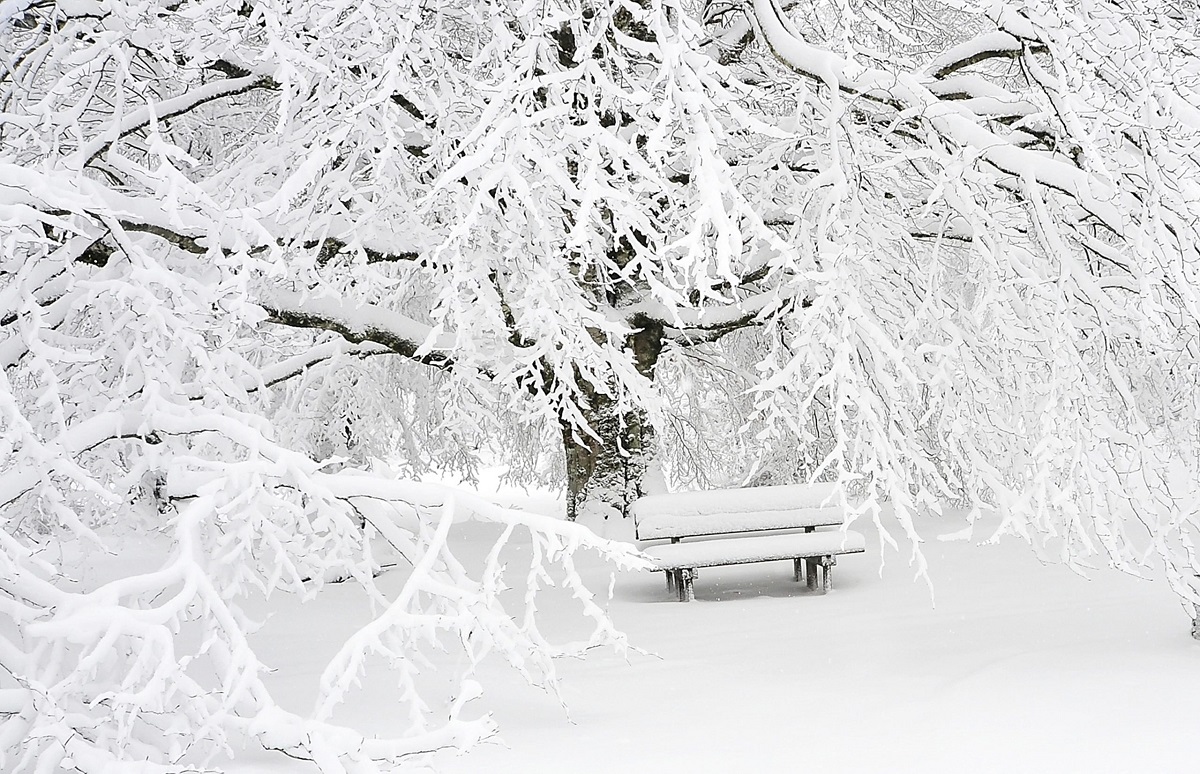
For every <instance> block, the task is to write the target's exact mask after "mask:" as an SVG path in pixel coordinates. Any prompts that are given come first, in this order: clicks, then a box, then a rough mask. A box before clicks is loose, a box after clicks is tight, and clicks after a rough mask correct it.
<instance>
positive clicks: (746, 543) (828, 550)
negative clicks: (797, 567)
mask: <svg viewBox="0 0 1200 774" xmlns="http://www.w3.org/2000/svg"><path fill="white" fill-rule="evenodd" d="M865 550H866V541H865V539H864V538H863V536H862V534H861V533H859V532H855V531H853V530H846V531H844V532H843V531H842V530H832V531H829V532H799V533H793V534H788V535H779V534H772V535H752V536H749V537H736V538H726V539H724V540H697V541H694V542H690V543H665V544H662V545H657V546H651V547H649V548H646V549H643V553H644V554H646V556H648V557H650V558H651V559H652V560H653V561H654V563H655V565H656V566H657V567H658V569H660V570H678V569H682V568H685V567H687V568H691V569H696V568H697V567H718V566H722V565H727V564H748V563H750V562H770V561H774V560H776V559H803V558H805V557H811V556H832V555H835V554H860V553H862V552H863V551H865Z"/></svg>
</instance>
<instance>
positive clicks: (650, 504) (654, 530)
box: [629, 484, 844, 540]
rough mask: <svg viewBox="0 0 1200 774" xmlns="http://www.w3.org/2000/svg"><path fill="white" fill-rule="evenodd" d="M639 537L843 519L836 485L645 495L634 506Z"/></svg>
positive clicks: (835, 522) (791, 526) (795, 525)
mask: <svg viewBox="0 0 1200 774" xmlns="http://www.w3.org/2000/svg"><path fill="white" fill-rule="evenodd" d="M629 512H630V514H632V515H633V518H634V521H635V522H636V524H637V537H638V539H639V540H659V539H663V538H671V537H687V536H690V535H718V534H721V533H725V532H755V531H759V530H770V529H796V528H799V527H823V526H833V525H838V524H841V523H842V522H843V521H844V515H843V511H842V509H841V507H840V503H839V501H838V499H837V494H836V490H835V488H834V485H833V484H814V485H799V484H794V485H785V486H762V487H754V488H751V489H716V490H710V491H703V492H678V493H676V494H659V495H649V496H647V497H642V498H640V499H638V500H636V501H634V502H633V504H631V505H630V507H629Z"/></svg>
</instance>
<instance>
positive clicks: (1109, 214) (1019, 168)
mask: <svg viewBox="0 0 1200 774" xmlns="http://www.w3.org/2000/svg"><path fill="white" fill-rule="evenodd" d="M754 18H755V22H756V23H757V24H758V26H759V29H760V30H761V33H762V36H763V38H764V40H765V41H766V42H767V45H769V46H770V47H771V50H772V51H773V52H774V53H775V55H776V56H777V57H778V58H779V59H780V61H782V62H783V63H785V64H787V65H788V66H789V67H791V68H792V69H794V70H795V71H797V72H798V73H800V74H802V75H805V76H807V77H808V78H811V79H813V80H814V81H817V82H819V83H823V84H825V85H827V86H829V87H830V88H832V89H834V90H840V91H843V92H845V93H847V94H851V95H858V96H864V97H871V98H873V99H876V98H880V97H879V95H886V100H883V101H887V102H890V103H892V104H894V105H895V106H896V108H897V109H898V110H900V111H901V113H902V114H903V115H907V116H912V117H914V118H919V119H920V120H921V121H923V122H924V123H926V124H928V125H929V126H930V127H932V128H933V129H934V130H935V131H936V132H937V133H938V134H939V135H940V136H941V137H942V138H944V139H945V140H948V141H950V142H951V143H953V144H954V145H955V146H958V147H964V148H970V149H972V151H973V152H975V153H977V154H978V155H979V157H980V158H981V159H982V160H984V161H986V162H987V163H988V164H990V165H991V166H993V167H995V168H996V169H997V170H998V171H1000V172H1003V173H1005V174H1008V175H1012V176H1014V177H1016V178H1018V179H1030V180H1034V181H1036V182H1038V183H1039V184H1041V185H1044V186H1047V187H1048V188H1052V189H1054V190H1057V191H1060V192H1062V193H1064V194H1066V195H1068V196H1070V197H1072V198H1073V199H1074V200H1075V201H1076V202H1078V204H1079V205H1080V206H1081V207H1083V208H1084V209H1085V210H1086V211H1087V212H1088V213H1089V214H1090V215H1092V216H1093V217H1094V218H1096V220H1097V221H1099V222H1100V223H1101V224H1103V225H1104V226H1105V228H1107V229H1108V230H1109V231H1111V232H1112V233H1113V234H1115V235H1117V236H1125V235H1127V233H1128V216H1127V213H1130V212H1136V211H1137V209H1138V203H1137V201H1136V200H1135V199H1134V198H1133V197H1131V196H1128V195H1127V194H1124V193H1123V192H1122V191H1120V190H1117V189H1115V188H1114V187H1113V186H1112V184H1111V183H1110V182H1109V181H1106V180H1105V179H1103V178H1101V177H1099V176H1097V175H1090V174H1088V173H1087V172H1084V171H1082V170H1080V169H1078V168H1076V167H1075V166H1073V165H1071V164H1070V163H1068V162H1065V161H1062V160H1059V159H1056V158H1047V157H1046V156H1045V155H1044V154H1039V153H1035V152H1033V151H1030V150H1027V149H1025V148H1021V147H1018V146H1017V145H1014V144H1013V143H1012V142H1011V141H1009V140H1007V139H1005V138H1003V137H1001V136H999V135H997V134H996V133H995V132H993V131H992V130H991V129H989V128H988V127H986V126H984V125H983V124H981V123H980V122H979V120H978V117H977V116H975V115H974V114H973V113H971V112H969V111H967V110H966V108H964V107H963V106H961V105H957V104H956V103H954V102H946V101H943V100H941V99H939V98H938V97H937V95H935V94H934V93H933V92H932V91H931V90H930V89H929V87H928V86H926V85H925V84H923V83H922V82H921V81H920V80H919V79H918V78H917V77H916V76H914V75H910V74H905V73H889V72H884V71H881V70H875V69H872V68H870V67H866V66H863V65H861V64H858V63H856V62H853V61H851V60H848V59H844V58H842V57H840V56H838V55H837V54H835V53H833V52H832V51H828V50H825V49H822V48H819V47H817V46H813V45H810V44H808V43H807V42H805V40H804V39H803V38H802V37H801V36H800V35H799V34H797V33H796V32H795V30H794V28H793V27H792V25H791V23H790V22H789V21H788V20H787V18H786V17H785V16H784V15H783V12H782V11H780V9H779V7H778V5H777V4H776V0H754Z"/></svg>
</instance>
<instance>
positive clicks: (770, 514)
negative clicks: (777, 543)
mask: <svg viewBox="0 0 1200 774" xmlns="http://www.w3.org/2000/svg"><path fill="white" fill-rule="evenodd" d="M843 521H844V518H843V515H842V510H841V509H840V508H832V507H831V508H797V509H791V510H786V511H759V512H747V513H714V514H710V515H708V516H647V517H644V518H643V519H641V520H639V521H638V523H637V537H638V540H661V539H663V538H672V537H690V536H699V535H720V534H723V533H726V532H758V531H761V530H769V529H797V528H799V527H834V526H838V525H840V524H841V523H842V522H843Z"/></svg>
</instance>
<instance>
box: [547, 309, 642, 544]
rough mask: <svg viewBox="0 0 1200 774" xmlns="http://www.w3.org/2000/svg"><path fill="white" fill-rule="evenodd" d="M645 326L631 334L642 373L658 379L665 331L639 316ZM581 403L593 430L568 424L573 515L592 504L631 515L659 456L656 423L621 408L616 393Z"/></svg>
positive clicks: (569, 505) (631, 346)
mask: <svg viewBox="0 0 1200 774" xmlns="http://www.w3.org/2000/svg"><path fill="white" fill-rule="evenodd" d="M637 323H638V324H639V325H641V327H640V328H639V330H638V331H637V332H635V333H634V334H633V335H631V336H630V337H629V339H628V340H627V342H626V346H627V348H628V349H629V350H630V351H631V352H632V354H633V356H634V359H635V362H636V363H637V368H638V371H639V372H640V373H641V374H642V375H643V376H646V377H647V378H649V379H653V378H654V366H655V364H656V363H657V362H658V356H659V354H660V353H661V352H662V340H663V329H662V326H661V325H660V324H657V323H655V322H653V321H650V320H638V321H637ZM587 399H588V405H586V406H581V407H580V408H581V409H582V413H583V415H584V417H585V418H586V419H587V422H588V426H589V427H590V428H591V430H592V433H594V435H591V434H587V433H586V432H585V431H583V430H577V429H575V428H573V427H571V426H570V424H569V423H565V422H564V423H563V424H562V438H563V450H564V452H565V454H566V462H567V519H568V520H569V521H575V519H576V518H577V517H578V516H579V515H580V514H581V513H583V511H584V510H585V509H587V508H597V509H600V510H602V511H604V514H605V518H608V517H609V516H610V515H614V514H620V515H621V516H626V515H628V512H629V504H630V503H631V502H633V501H634V500H636V499H637V498H638V497H641V496H642V485H643V478H644V477H645V475H646V469H647V467H648V466H649V464H650V462H651V459H652V458H653V455H654V450H655V447H654V426H653V425H652V424H651V423H650V422H649V419H648V417H647V416H646V412H645V411H642V410H641V409H640V408H632V409H630V408H625V409H621V408H619V407H618V406H617V405H616V403H615V402H614V401H613V399H612V398H611V397H609V396H608V395H605V394H603V393H601V392H598V391H596V390H591V391H589V394H588V397H587Z"/></svg>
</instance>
